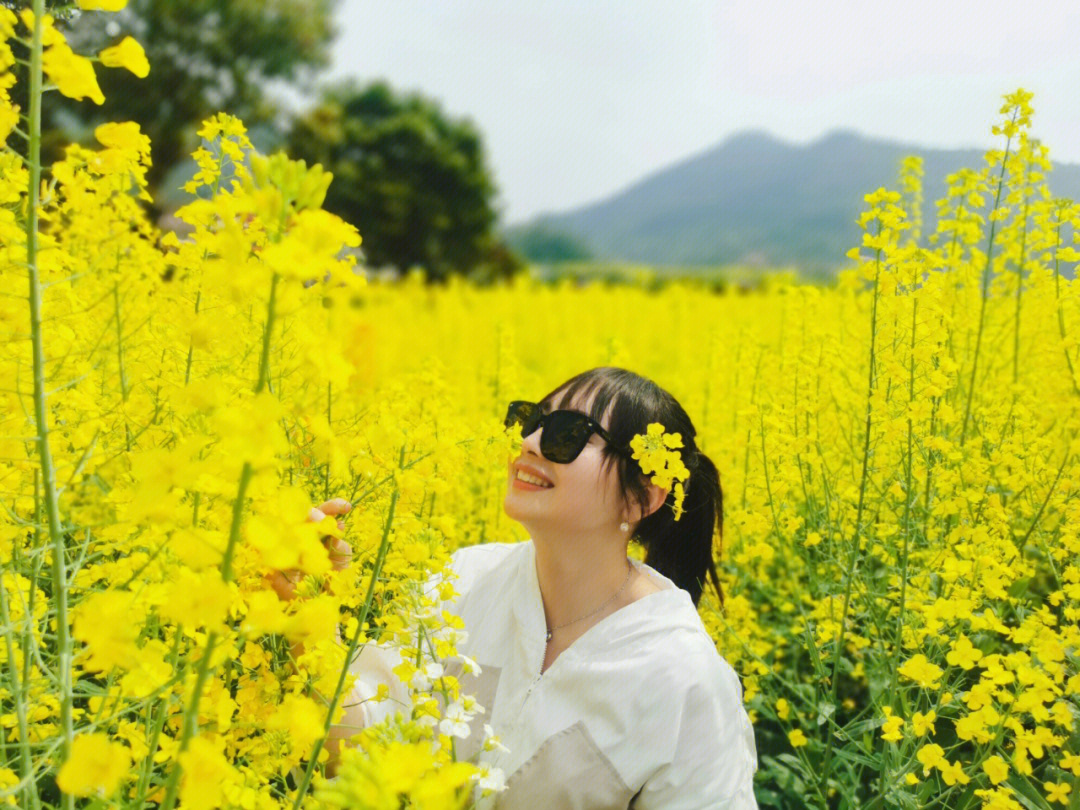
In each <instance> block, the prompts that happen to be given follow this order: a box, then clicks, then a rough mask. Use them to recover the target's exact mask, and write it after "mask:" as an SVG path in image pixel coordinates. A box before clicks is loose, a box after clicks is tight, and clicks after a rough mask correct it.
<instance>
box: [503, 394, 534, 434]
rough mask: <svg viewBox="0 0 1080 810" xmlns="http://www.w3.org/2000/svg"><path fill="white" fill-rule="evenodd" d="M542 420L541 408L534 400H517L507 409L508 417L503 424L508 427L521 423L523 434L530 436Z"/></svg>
mask: <svg viewBox="0 0 1080 810" xmlns="http://www.w3.org/2000/svg"><path fill="white" fill-rule="evenodd" d="M539 422H540V408H539V407H537V405H536V404H535V403H533V402H520V401H515V402H511V403H510V407H509V408H507V409H506V418H505V419H504V420H503V424H504V425H505V426H506V427H511V426H513V425H521V435H522V436H528V435H529V434H531V433H532V432H533V431H534V430H536V426H537V424H538V423H539Z"/></svg>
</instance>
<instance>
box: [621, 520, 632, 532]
mask: <svg viewBox="0 0 1080 810" xmlns="http://www.w3.org/2000/svg"><path fill="white" fill-rule="evenodd" d="M619 530H620V531H624V532H628V531H630V524H629V523H627V522H626V521H625V520H624V521H623V522H622V523H620V524H619Z"/></svg>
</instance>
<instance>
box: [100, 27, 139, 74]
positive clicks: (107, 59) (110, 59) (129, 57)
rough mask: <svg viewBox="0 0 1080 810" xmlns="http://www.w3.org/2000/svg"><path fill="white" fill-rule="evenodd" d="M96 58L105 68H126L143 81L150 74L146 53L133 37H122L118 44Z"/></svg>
mask: <svg viewBox="0 0 1080 810" xmlns="http://www.w3.org/2000/svg"><path fill="white" fill-rule="evenodd" d="M98 58H99V59H100V60H101V64H103V65H105V67H122V68H126V69H127V70H130V71H131V72H132V73H134V74H135V75H136V76H138V77H139V78H140V79H145V78H146V77H147V75H149V73H150V63H149V62H148V61H147V59H146V51H144V50H143V46H142V45H140V44H139V43H138V41H137V40H135V39H134V38H133V37H124V38H123V39H122V40H120V42H119V43H118V44H116V45H113V46H112V47H110V48H106V49H105V50H103V51H102V52H101V53H99V54H98Z"/></svg>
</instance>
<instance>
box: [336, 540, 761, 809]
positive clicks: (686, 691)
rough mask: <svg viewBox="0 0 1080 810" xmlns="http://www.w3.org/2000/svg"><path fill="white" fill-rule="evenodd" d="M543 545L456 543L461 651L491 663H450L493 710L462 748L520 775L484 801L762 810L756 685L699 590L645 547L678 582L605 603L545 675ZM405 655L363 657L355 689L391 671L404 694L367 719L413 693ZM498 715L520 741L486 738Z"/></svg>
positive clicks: (372, 685)
mask: <svg viewBox="0 0 1080 810" xmlns="http://www.w3.org/2000/svg"><path fill="white" fill-rule="evenodd" d="M535 552H536V549H535V546H534V545H533V543H532V541H531V540H530V541H526V542H522V543H487V544H484V545H476V546H468V547H465V548H461V549H458V550H457V551H456V552H454V554H453V556H452V567H453V569H454V571H455V572H457V574H458V579H457V580H456V581H455V582H454V587H455V589H456V590H457V591H458V592H459V593H460V594H461V596H460V597H458V598H456V599H455V600H454V601H453V602H448V603H446V605H445V606H446V608H447V609H448V610H450V611H452V612H454V613H456V614H457V615H459V616H461V617H462V618H463V619H464V621H465V630H466V632H467V633H468V638H467V640H466V641H465V642H463V643H460V644H458V651H459V653H461V654H462V655H467V656H468V657H469V658H471V659H473V660H474V661H476V662H477V664H479V666H480V668H481V670H482V671H481V672H480V673H479V674H471V673H463V672H462V669H461V662H460V659H457V661H456V662H454V661H451V662H447V668H446V671H447V674H452V675H456V676H457V677H458V678H459V680H460V682H461V692H462V694H472V695H474V696H475V697H476V699H477V700H478V701H479V702H480V704H481V705H482V706H483V707H484V708H485V710H486V712H485V713H479V714H477V715H476V717H474V719H473V721H472V724H471V729H472V733H471V734H470V735H469V737H468V739H466V740H458V741H457V753H458V758H459V759H471V758H474V757H476V759H475V761H478V762H487V763H489V764H490V766H492V767H494V768H499V769H501V770H502V772H503V774H505V776H506V789H505V790H504V791H502V792H501V793H498V794H495V795H493V796H489V797H487V798H486V799H482V800H480V801H479V802H478V805H477V806H478V807H479V808H484V809H485V810H487V809H488V808H492V809H494V808H497V809H498V810H519V809H521V808H539V807H558V808H567V810H571V809H575V810H613V809H614V808H619V810H622V809H623V808H635V810H653V808H664V810H704V809H705V808H710V810H721V809H724V810H756V808H757V802H756V800H755V798H754V791H753V776H754V772H755V771H756V770H757V751H756V747H755V744H754V731H753V728H752V727H751V725H750V720H749V717H748V716H747V714H746V710H745V709H744V708H743V702H742V685H741V684H740V682H739V677H738V675H736V673H735V671H734V670H733V669H732V668H731V666H730V665H729V664H728V663H727V661H726V660H724V658H723V657H722V656H721V655H720V654H719V653H718V652H717V650H716V646H715V644H714V642H713V640H712V639H711V638H710V637H709V635H708V632H707V631H706V630H705V626H704V624H703V623H702V621H701V617H700V616H699V615H698V612H697V609H696V608H695V607H694V604H693V602H692V601H691V599H690V594H689V593H687V592H686V591H684V590H682V589H681V588H678V587H677V586H676V585H675V583H674V582H672V581H671V580H670V579H668V578H667V577H665V576H663V575H662V574H660V573H659V572H657V571H656V570H655V569H653V568H652V567H651V566H648V565H645V564H644V563H641V562H639V561H637V560H631V562H632V563H633V564H634V565H635V566H637V567H638V568H639V569H641V570H643V571H645V572H647V573H649V574H651V575H652V576H653V577H654V578H655V579H657V580H658V581H660V582H661V583H663V585H664V586H665V588H664V589H663V590H661V591H658V592H655V593H651V594H648V595H646V596H644V597H642V598H640V599H638V600H636V601H634V602H632V603H631V604H629V605H627V606H625V607H623V608H621V609H619V610H617V611H615V612H614V613H612V614H610V615H608V616H605V617H604V618H603V619H601V620H600V621H599V622H597V623H596V624H594V625H593V626H592V627H590V628H589V629H588V630H587V631H586V632H585V633H583V634H582V635H581V636H580V637H579V638H578V639H576V640H575V641H574V642H573V643H572V644H571V645H570V646H569V647H567V648H566V649H565V650H564V651H563V652H562V653H560V654H559V656H558V657H557V658H556V659H555V661H554V662H553V663H552V664H551V666H550V667H548V669H547V670H546V671H545V672H543V673H542V674H541V672H540V668H541V666H542V663H543V659H544V655H545V653H546V646H547V642H546V641H545V636H546V633H547V625H546V621H545V617H544V608H543V602H542V599H541V596H540V586H539V583H538V581H537V576H536V554H535ZM400 660H401V659H400V658H399V657H398V656H397V654H396V652H395V651H393V650H392V649H389V648H387V647H380V646H376V645H373V644H368V645H366V646H365V647H364V648H363V649H362V650H361V653H360V655H359V656H358V657H357V658H356V659H355V660H354V661H353V663H352V665H351V666H350V669H351V670H352V671H353V672H355V673H356V674H357V681H356V686H355V687H354V697H353V700H364V699H365V698H368V697H371V696H372V695H374V694H375V691H376V688H377V686H378V684H380V683H386V684H387V685H389V686H390V690H391V697H392V698H394V699H395V700H385V701H383V702H381V703H372V702H367V703H365V704H363V706H364V715H365V719H366V721H367V723H374V722H378V721H379V720H380V719H382V717H383V716H385V715H386V714H392V713H393V711H394V710H395V709H397V708H398V707H399V704H396V702H395V701H401V702H402V703H404V705H406V706H408V705H409V698H408V692H407V690H406V689H405V687H404V685H403V684H401V682H400V681H398V679H397V678H396V676H394V675H393V673H392V671H391V670H392V669H393V667H394V666H396V665H397V664H398V663H399V662H400ZM455 664H456V666H455ZM484 723H490V724H491V726H492V727H493V729H494V731H495V733H496V734H498V735H499V736H500V738H501V741H502V744H503V745H504V746H505V747H506V748H507V749H509V750H508V751H501V750H499V749H498V748H496V749H495V750H493V751H483V750H480V747H481V742H482V737H483V724H484ZM477 755H478V756H477ZM476 795H477V796H479V790H477V794H476Z"/></svg>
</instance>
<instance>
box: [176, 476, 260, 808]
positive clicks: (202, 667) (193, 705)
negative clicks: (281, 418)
mask: <svg viewBox="0 0 1080 810" xmlns="http://www.w3.org/2000/svg"><path fill="white" fill-rule="evenodd" d="M253 472H254V470H253V468H252V466H251V464H250V462H247V461H245V462H244V468H243V469H242V470H241V471H240V487H239V489H238V491H237V493H236V500H235V501H233V514H232V526H231V528H230V530H229V543H228V545H227V546H226V547H225V555H224V557H223V559H222V562H221V578H222V579H223V580H224V581H225V582H229V581H231V579H232V557H233V550H234V549H235V548H236V543H237V541H238V540H239V538H240V524H241V523H242V522H243V516H244V496H245V494H246V492H247V488H248V484H250V483H251V478H252V473H253ZM217 640H218V633H217V631H216V630H211V631H210V632H209V634H208V635H207V637H206V652H204V653H203V656H202V658H201V659H199V668H198V670H197V672H196V675H195V686H194V688H193V689H192V690H191V699H190V700H189V701H188V705H187V708H186V709H185V710H184V722H183V726H182V728H181V732H180V744H179V746H178V748H177V757H178V759H177V761H176V762H175V763H174V764H173V769H172V773H170V774H169V781H168V784H167V786H166V788H165V798H164V800H163V801H162V803H161V810H172V807H173V805H174V804H175V803H176V791H177V788H178V787H179V785H180V773H181V770H182V769H181V767H180V761H179V755H180V754H182V753H184V752H185V751H187V749H188V744H189V743H190V742H191V738H192V737H193V736H194V735H195V727H196V725H197V724H198V720H199V701H200V699H201V698H202V693H203V686H204V685H205V684H206V679H207V678H208V677H209V676H210V672H211V668H210V658H211V657H212V656H213V654H214V647H215V646H217Z"/></svg>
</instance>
